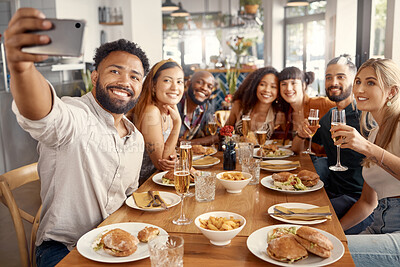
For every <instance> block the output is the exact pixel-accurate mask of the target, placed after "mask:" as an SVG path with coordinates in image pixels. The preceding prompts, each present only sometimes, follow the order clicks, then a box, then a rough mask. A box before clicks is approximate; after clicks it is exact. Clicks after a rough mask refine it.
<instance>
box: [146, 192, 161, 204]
mask: <svg viewBox="0 0 400 267" xmlns="http://www.w3.org/2000/svg"><path fill="white" fill-rule="evenodd" d="M147 193H148V194H149V195H150V197H151V199H152V202H150V204H151V207H153V208H156V207H158V206H160V204H157V203H156V196H157V195H154V194H153V191H147ZM149 207H150V206H149Z"/></svg>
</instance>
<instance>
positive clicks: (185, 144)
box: [179, 141, 194, 197]
mask: <svg viewBox="0 0 400 267" xmlns="http://www.w3.org/2000/svg"><path fill="white" fill-rule="evenodd" d="M179 157H180V159H182V160H186V161H187V163H188V167H189V172H190V170H191V169H192V165H193V150H192V142H190V141H181V144H180V146H179ZM186 196H187V197H192V196H194V194H193V193H192V192H188V193H187V195H186Z"/></svg>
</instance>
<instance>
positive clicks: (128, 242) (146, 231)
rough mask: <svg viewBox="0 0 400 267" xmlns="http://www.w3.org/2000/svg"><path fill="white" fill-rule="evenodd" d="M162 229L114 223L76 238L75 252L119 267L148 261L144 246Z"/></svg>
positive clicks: (144, 224) (140, 224)
mask: <svg viewBox="0 0 400 267" xmlns="http://www.w3.org/2000/svg"><path fill="white" fill-rule="evenodd" d="M159 234H168V233H167V232H166V231H165V230H164V229H162V228H160V227H158V226H155V225H152V224H148V223H138V222H129V223H116V224H110V225H106V226H103V227H99V228H95V229H93V230H91V231H89V232H87V233H86V234H84V235H83V236H82V237H81V238H79V240H78V243H77V245H76V248H77V249H78V252H79V253H80V254H81V255H82V256H84V257H85V258H88V259H90V260H93V261H98V262H105V263H121V262H131V261H137V260H141V259H144V258H147V257H149V250H148V245H147V242H148V241H149V240H151V239H152V238H154V237H156V236H157V235H159Z"/></svg>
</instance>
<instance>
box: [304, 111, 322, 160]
mask: <svg viewBox="0 0 400 267" xmlns="http://www.w3.org/2000/svg"><path fill="white" fill-rule="evenodd" d="M308 122H309V123H310V125H309V126H308V129H309V130H310V131H311V134H310V143H309V144H308V148H307V150H306V151H303V153H304V154H309V155H315V153H314V152H312V151H311V143H312V138H313V136H314V134H315V133H316V132H317V130H318V123H319V110H318V109H310V114H309V115H308Z"/></svg>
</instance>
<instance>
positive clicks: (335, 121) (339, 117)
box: [329, 109, 348, 171]
mask: <svg viewBox="0 0 400 267" xmlns="http://www.w3.org/2000/svg"><path fill="white" fill-rule="evenodd" d="M339 124H346V112H345V111H344V109H343V110H340V111H339V110H338V109H334V110H333V111H332V121H331V126H335V125H339ZM339 138H340V136H338V137H335V138H332V139H333V141H334V142H336V141H337V140H338V139H339ZM336 149H337V160H336V165H334V166H329V169H330V170H332V171H347V170H348V168H347V167H346V166H343V165H342V164H340V145H337V146H336Z"/></svg>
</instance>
